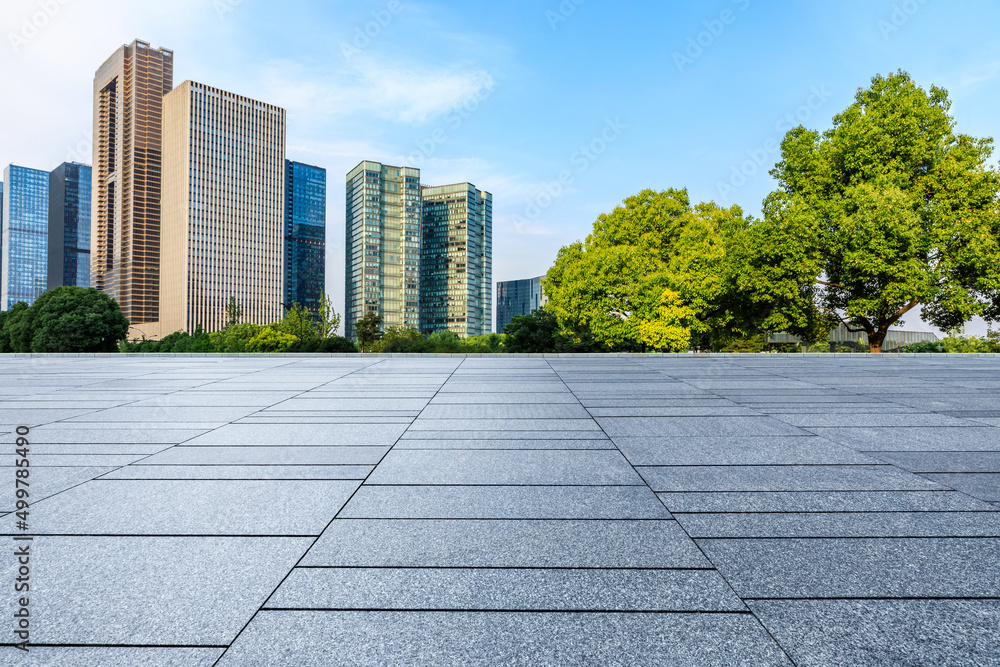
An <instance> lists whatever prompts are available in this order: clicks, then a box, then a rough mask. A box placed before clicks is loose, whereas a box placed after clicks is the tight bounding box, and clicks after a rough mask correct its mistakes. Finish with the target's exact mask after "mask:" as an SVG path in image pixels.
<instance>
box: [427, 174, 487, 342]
mask: <svg viewBox="0 0 1000 667" xmlns="http://www.w3.org/2000/svg"><path fill="white" fill-rule="evenodd" d="M422 223H423V230H422V235H423V238H422V243H421V253H420V267H421V280H420V330H421V332H422V333H425V334H432V333H435V332H438V331H447V330H451V331H454V332H455V333H457V334H458V335H459V336H461V337H462V338H465V337H466V336H480V335H483V334H488V333H490V329H491V325H492V323H493V317H492V312H491V311H492V309H493V273H492V271H493V268H492V267H493V195H491V194H490V193H489V192H484V191H482V190H479V189H478V188H476V186H474V185H472V184H471V183H459V184H456V185H442V186H437V187H424V188H423V215H422Z"/></svg>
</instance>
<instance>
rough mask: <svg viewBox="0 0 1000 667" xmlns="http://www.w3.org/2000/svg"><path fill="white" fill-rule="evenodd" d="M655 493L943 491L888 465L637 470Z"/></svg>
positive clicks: (676, 467)
mask: <svg viewBox="0 0 1000 667" xmlns="http://www.w3.org/2000/svg"><path fill="white" fill-rule="evenodd" d="M638 471H639V474H641V475H642V476H643V477H644V478H645V480H646V482H647V483H648V484H649V486H650V487H651V488H652V489H653V490H654V491H928V490H932V489H937V488H942V487H941V486H940V485H938V484H936V483H934V482H931V481H929V480H926V479H924V478H923V477H920V476H918V475H914V474H912V473H909V472H905V471H903V470H900V469H899V468H896V467H895V466H890V465H877V466H876V465H873V466H865V465H850V466H841V465H823V466H793V465H789V466H669V467H664V466H660V467H640V468H638Z"/></svg>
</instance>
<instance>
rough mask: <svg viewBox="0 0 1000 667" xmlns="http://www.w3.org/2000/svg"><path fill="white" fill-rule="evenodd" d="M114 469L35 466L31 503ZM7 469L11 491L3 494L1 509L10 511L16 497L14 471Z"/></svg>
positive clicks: (31, 487) (30, 482)
mask: <svg viewBox="0 0 1000 667" xmlns="http://www.w3.org/2000/svg"><path fill="white" fill-rule="evenodd" d="M11 460H13V459H11ZM113 469H114V468H107V467H90V468H78V467H61V468H59V467H45V468H41V467H40V468H33V469H32V470H31V476H30V477H29V478H28V483H29V484H30V486H29V487H28V490H29V491H30V494H31V495H30V500H31V503H32V505H34V504H35V503H37V502H39V501H41V500H44V499H45V498H49V497H51V496H54V495H57V494H60V493H62V492H63V491H65V490H66V489H71V488H73V487H74V486H77V485H78V484H83V483H84V482H89V481H90V480H92V479H94V478H95V477H100V476H101V475H103V474H104V473H106V472H110V471H111V470H113ZM6 470H7V471H8V472H10V482H9V483H10V486H9V487H8V488H9V489H10V491H8V492H5V493H4V494H3V496H2V498H3V500H2V501H0V510H7V511H10V510H13V509H14V503H15V500H16V499H15V498H14V481H13V471H12V470H11V469H10V468H6Z"/></svg>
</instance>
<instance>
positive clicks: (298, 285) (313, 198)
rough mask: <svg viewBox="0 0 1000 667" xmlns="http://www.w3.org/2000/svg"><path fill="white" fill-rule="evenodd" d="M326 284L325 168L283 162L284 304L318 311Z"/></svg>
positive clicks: (288, 306)
mask: <svg viewBox="0 0 1000 667" xmlns="http://www.w3.org/2000/svg"><path fill="white" fill-rule="evenodd" d="M325 284H326V169H321V168H320V167H313V166H311V165H308V164H302V163H300V162H292V161H291V160H286V161H285V286H284V304H285V307H286V308H290V307H291V305H292V304H293V303H298V304H300V305H302V306H305V307H306V308H307V309H308V310H309V312H311V313H318V312H319V300H320V296H321V294H322V292H323V290H324V285H325Z"/></svg>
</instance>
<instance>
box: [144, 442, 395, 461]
mask: <svg viewBox="0 0 1000 667" xmlns="http://www.w3.org/2000/svg"><path fill="white" fill-rule="evenodd" d="M388 451H389V447H387V446H379V445H374V446H352V445H333V446H323V445H284V446H280V445H254V446H251V447H238V446H233V445H215V446H197V445H180V446H177V447H171V448H170V449H166V450H163V451H161V452H160V453H158V454H156V455H154V456H150V457H148V458H144V459H143V460H141V461H139V462H138V463H137V465H141V466H147V465H155V466H163V465H187V466H199V465H210V466H211V465H225V466H238V465H253V466H264V465H266V466H290V465H317V466H322V465H375V464H376V463H378V462H379V461H381V460H382V457H383V456H385V454H386V452H388Z"/></svg>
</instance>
